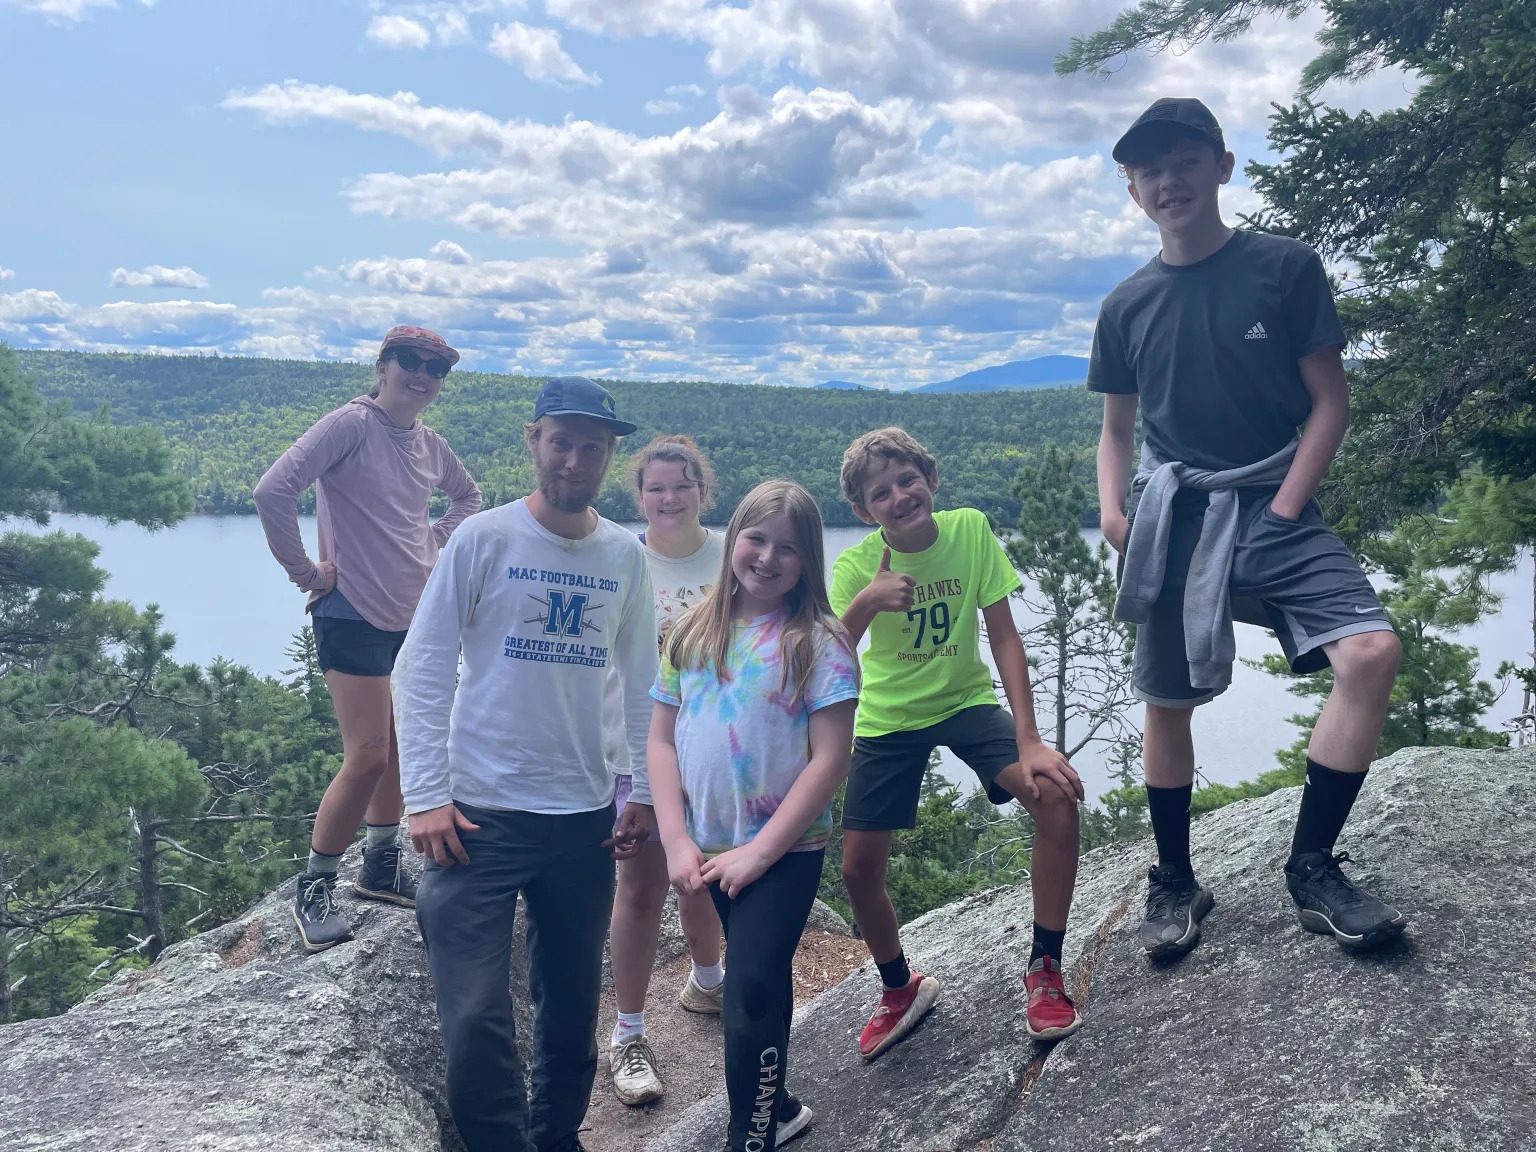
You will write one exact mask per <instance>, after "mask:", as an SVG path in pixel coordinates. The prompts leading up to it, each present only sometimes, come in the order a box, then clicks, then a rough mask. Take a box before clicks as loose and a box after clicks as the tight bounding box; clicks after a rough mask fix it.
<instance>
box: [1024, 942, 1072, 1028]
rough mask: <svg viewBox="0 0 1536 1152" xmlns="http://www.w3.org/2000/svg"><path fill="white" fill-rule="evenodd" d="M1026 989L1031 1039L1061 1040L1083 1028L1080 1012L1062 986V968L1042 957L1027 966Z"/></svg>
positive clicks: (1027, 1018)
mask: <svg viewBox="0 0 1536 1152" xmlns="http://www.w3.org/2000/svg"><path fill="white" fill-rule="evenodd" d="M1024 987H1025V988H1027V989H1028V990H1029V1008H1028V1010H1027V1011H1026V1012H1025V1020H1026V1021H1027V1022H1028V1027H1029V1036H1030V1039H1032V1040H1060V1039H1061V1038H1062V1037H1063V1036H1070V1035H1072V1033H1074V1032H1076V1031H1077V1030H1078V1029H1079V1028H1081V1027H1082V1026H1083V1014H1082V1013H1081V1012H1079V1011H1078V1010H1077V1008H1076V1006H1075V1005H1074V1004H1073V1003H1072V1000H1071V998H1070V997H1068V996H1067V990H1066V989H1065V988H1063V987H1062V985H1061V965H1060V964H1058V963H1057V962H1056V961H1055V960H1054V959H1052V958H1051V957H1049V956H1042V957H1040V959H1038V960H1036V961H1035V962H1034V963H1033V964H1031V965H1030V966H1029V975H1028V976H1026V977H1024Z"/></svg>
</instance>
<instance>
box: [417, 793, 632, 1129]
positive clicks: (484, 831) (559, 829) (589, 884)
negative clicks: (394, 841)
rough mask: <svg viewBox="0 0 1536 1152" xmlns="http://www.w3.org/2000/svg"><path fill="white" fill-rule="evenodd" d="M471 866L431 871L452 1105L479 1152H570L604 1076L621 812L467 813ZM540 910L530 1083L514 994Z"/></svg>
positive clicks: (425, 915) (429, 923) (431, 931)
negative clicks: (514, 978) (601, 1029)
mask: <svg viewBox="0 0 1536 1152" xmlns="http://www.w3.org/2000/svg"><path fill="white" fill-rule="evenodd" d="M458 807H459V809H460V811H462V812H463V813H464V815H466V816H468V817H469V819H470V820H471V821H472V822H473V823H475V824H478V825H479V826H480V829H479V831H477V832H465V831H462V830H461V831H460V832H459V839H460V840H461V841H463V844H464V850H465V851H466V852H467V853H468V854H469V861H470V862H469V863H468V864H457V863H456V864H454V865H453V866H452V867H449V868H444V867H441V866H439V865H437V864H435V863H433V862H432V861H430V860H429V861H427V865H426V870H425V872H424V874H423V876H422V879H421V887H420V891H419V892H418V893H417V896H416V921H417V923H418V924H420V925H421V934H422V937H423V938H424V939H425V940H426V942H427V962H428V965H429V966H430V967H431V969H432V984H433V987H434V988H435V989H436V992H437V1017H438V1020H439V1021H440V1022H441V1023H442V1026H443V1048H444V1051H445V1053H446V1055H447V1063H448V1108H449V1111H451V1112H452V1113H453V1122H454V1123H455V1124H456V1125H457V1126H458V1129H459V1135H460V1136H462V1137H463V1138H464V1144H465V1146H466V1147H468V1149H469V1152H568V1150H571V1149H575V1148H576V1147H577V1143H576V1132H577V1130H578V1129H579V1128H580V1127H581V1122H582V1120H583V1119H584V1118H585V1117H586V1114H587V1099H588V1097H589V1096H590V1095H591V1093H592V1082H593V1079H594V1078H595V1077H596V1075H597V1039H596V1036H597V1005H598V994H599V991H600V989H601V984H602V969H603V939H604V937H605V936H606V935H607V934H608V918H609V913H610V912H611V911H612V908H613V860H612V858H611V857H610V856H609V854H608V849H606V848H604V847H602V842H603V841H604V840H606V839H608V837H609V836H611V835H612V834H613V806H612V805H611V804H610V805H608V806H607V807H605V808H600V809H598V810H596V811H594V812H577V813H574V814H571V815H559V816H549V815H542V814H540V813H535V812H497V811H491V810H489V809H485V808H475V807H471V806H470V805H467V804H460V805H459V806H458ZM519 892H521V893H522V894H523V900H524V901H525V903H526V905H527V909H528V983H529V991H530V992H531V994H532V1000H533V1066H532V1072H531V1076H530V1078H529V1079H530V1083H529V1086H528V1089H527V1090H526V1091H525V1089H524V1086H523V1067H522V1060H521V1059H520V1058H519V1057H518V1054H517V1044H516V1026H515V1024H514V1023H513V1018H512V997H511V995H510V993H509V991H508V983H509V981H510V975H511V974H510V964H511V956H512V922H513V917H514V914H515V912H516V910H517V895H518V893H519Z"/></svg>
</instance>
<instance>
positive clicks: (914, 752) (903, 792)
mask: <svg viewBox="0 0 1536 1152" xmlns="http://www.w3.org/2000/svg"><path fill="white" fill-rule="evenodd" d="M935 748H948V749H949V750H950V751H951V752H953V753H954V754H955V755H956V756H958V757H960V759H962V760H964V761H965V763H966V765H967V766H968V767H969V768H970V770H971V771H972V772H974V773H976V778H977V779H978V780H980V781H981V783H982V786H983V787H984V788H986V790H987V799H988V800H990V801H992V803H994V804H1006V803H1008V801H1010V800H1012V799H1013V797H1012V796H1011V795H1009V793H1008V791H1007V789H1005V788H1002V787H1000V786H999V785H998V784H997V783H996V779H997V774H998V773H999V772H1001V771H1002V770H1003V769H1004V768H1006V767H1008V765H1010V764H1014V763H1017V761H1018V759H1019V745H1018V738H1017V736H1015V734H1014V726H1013V717H1012V716H1011V715H1009V713H1008V710H1007V709H1006V708H1004V707H1002V706H1001V705H999V704H977V705H974V706H973V707H970V708H962V709H961V710H960V711H958V712H956V713H955V714H954V715H953V716H951V717H949V718H948V719H945V720H940V721H939V722H938V723H937V724H930V725H928V727H926V728H914V729H913V730H912V731H911V732H887V733H886V734H885V735H884V736H860V737H858V738H856V739H855V740H854V742H853V769H852V771H850V772H849V773H848V790H847V792H845V793H844V794H843V827H844V828H852V829H854V830H855V831H861V832H885V831H888V830H890V829H893V828H916V827H917V804H918V800H919V799H920V797H921V793H922V789H923V774H924V772H926V771H927V769H928V757H929V756H931V755H932V754H933V750H934V749H935Z"/></svg>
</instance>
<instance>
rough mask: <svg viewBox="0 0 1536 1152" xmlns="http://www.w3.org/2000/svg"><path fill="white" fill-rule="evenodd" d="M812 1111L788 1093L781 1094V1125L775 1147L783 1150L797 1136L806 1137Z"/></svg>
mask: <svg viewBox="0 0 1536 1152" xmlns="http://www.w3.org/2000/svg"><path fill="white" fill-rule="evenodd" d="M811 1119H812V1116H811V1110H810V1108H808V1107H807V1106H806V1105H804V1104H802V1103H800V1101H799V1100H797V1099H795V1097H793V1096H791V1095H790V1094H789V1093H788V1092H781V1093H780V1094H779V1123H778V1127H777V1129H776V1130H775V1132H774V1137H773V1146H774V1147H775V1148H782V1147H784V1145H786V1144H788V1143H789V1142H790V1141H791V1140H793V1139H794V1138H795V1137H796V1136H804V1135H805V1131H806V1129H807V1128H809V1127H810V1126H811Z"/></svg>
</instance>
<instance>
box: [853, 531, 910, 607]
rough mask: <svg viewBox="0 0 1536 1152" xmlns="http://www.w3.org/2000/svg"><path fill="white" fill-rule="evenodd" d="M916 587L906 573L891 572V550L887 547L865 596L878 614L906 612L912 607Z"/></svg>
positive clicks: (865, 590)
mask: <svg viewBox="0 0 1536 1152" xmlns="http://www.w3.org/2000/svg"><path fill="white" fill-rule="evenodd" d="M916 586H917V582H916V581H915V580H913V579H912V577H910V576H908V575H907V574H906V573H905V572H892V571H891V550H890V548H889V547H887V548H886V550H885V554H884V555H882V556H881V557H880V567H879V568H877V569H876V570H875V578H874V579H873V580H871V581H870V582H869V587H867V588H866V589H864V596H865V599H866V601H867V602H868V604H869V606H870V607H871V608H873V609H874V610H875V611H876V612H906V611H908V610H909V609H911V607H912V597H913V592H914V589H915V588H916Z"/></svg>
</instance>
